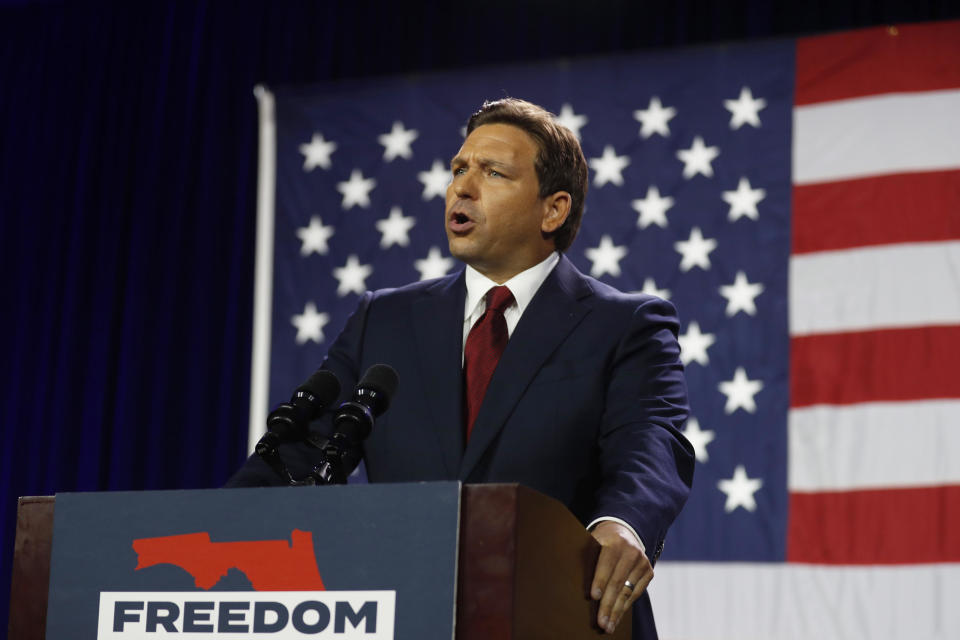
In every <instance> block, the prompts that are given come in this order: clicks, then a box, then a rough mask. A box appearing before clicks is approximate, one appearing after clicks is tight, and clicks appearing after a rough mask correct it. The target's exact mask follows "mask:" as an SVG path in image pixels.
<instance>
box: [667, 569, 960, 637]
mask: <svg viewBox="0 0 960 640" xmlns="http://www.w3.org/2000/svg"><path fill="white" fill-rule="evenodd" d="M958 594H960V565H957V564H933V565H911V566H905V567H847V566H845V567H824V566H813V565H795V564H786V565H783V564H706V563H667V562H661V563H659V564H658V565H657V576H656V578H655V579H654V580H653V582H652V583H651V584H650V596H651V598H652V600H653V606H654V609H655V610H656V615H657V628H658V630H659V632H660V638H661V640H679V639H681V638H682V639H684V640H749V639H756V640H769V639H771V638H776V639H778V640H791V639H794V638H795V639H797V640H800V639H803V640H812V639H814V638H816V639H817V640H855V639H859V638H862V639H870V640H902V639H903V638H911V640H954V639H955V638H960V607H958V606H957V605H956V602H955V601H956V598H957V595H958Z"/></svg>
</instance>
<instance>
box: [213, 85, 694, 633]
mask: <svg viewBox="0 0 960 640" xmlns="http://www.w3.org/2000/svg"><path fill="white" fill-rule="evenodd" d="M467 133H468V135H467V138H466V140H465V141H464V143H463V146H462V147H461V148H460V150H459V152H458V153H457V154H456V156H455V157H454V158H453V160H452V161H451V170H452V179H451V183H450V186H449V187H448V188H447V197H446V215H445V219H444V222H445V227H446V232H447V239H448V241H449V246H450V253H451V254H452V255H453V256H455V257H456V258H459V259H460V260H462V261H463V262H465V263H466V264H467V268H466V269H465V270H464V271H463V272H460V273H459V274H455V275H452V276H447V277H445V278H440V279H437V280H432V281H427V282H420V283H415V284H411V285H408V286H405V287H402V288H399V289H391V290H384V291H377V292H373V293H367V294H365V295H364V296H363V297H362V299H361V301H360V305H359V308H358V309H357V311H356V312H355V313H354V314H353V316H352V317H351V318H350V321H349V322H348V323H347V326H346V328H345V329H344V331H343V333H342V334H341V335H340V336H339V337H338V338H337V340H336V342H335V343H334V345H333V346H332V347H331V349H330V352H329V353H328V355H327V359H326V360H325V362H324V366H325V367H326V368H329V369H330V370H332V371H333V372H334V373H335V374H337V376H338V377H339V378H340V380H341V381H342V382H343V386H344V388H345V389H347V390H349V389H351V388H352V386H353V383H355V382H356V380H357V378H358V376H359V375H360V374H361V373H362V372H363V371H364V370H365V369H366V368H367V367H368V366H370V365H372V364H375V363H381V362H382V363H386V364H390V365H391V366H393V367H394V368H395V369H397V372H398V374H399V376H400V380H401V384H400V388H399V390H398V391H397V393H396V395H395V397H394V400H393V403H392V405H391V408H390V410H389V411H388V412H387V413H386V414H385V415H384V416H383V417H381V418H380V420H379V422H378V424H377V427H376V429H374V432H373V434H372V435H371V436H370V438H369V440H368V441H367V443H366V446H365V461H366V466H367V473H368V476H369V478H370V480H371V481H373V482H403V481H420V480H450V479H459V480H461V481H463V482H520V483H522V484H525V485H527V486H530V487H532V488H534V489H537V490H539V491H541V492H543V493H546V494H548V495H551V496H553V497H555V498H557V499H559V500H560V501H562V502H563V503H564V504H566V505H567V507H568V508H569V509H570V510H571V511H572V512H573V513H574V515H576V516H577V517H578V518H580V519H581V520H582V521H583V522H584V524H585V525H587V526H588V527H589V528H590V530H591V532H592V534H593V536H594V537H595V538H596V539H597V540H598V541H599V542H600V544H601V553H600V557H599V559H598V562H597V567H596V570H595V575H594V579H593V583H592V586H591V596H592V597H593V598H594V599H596V600H599V607H598V617H597V622H598V624H599V625H600V626H601V627H602V628H604V629H607V630H608V631H613V629H614V628H615V627H616V625H617V623H618V622H619V621H620V618H621V616H622V615H623V613H624V611H626V609H627V608H628V607H630V606H631V605H633V604H634V603H635V602H637V605H636V606H635V607H634V637H637V638H655V637H656V629H655V627H654V624H653V616H652V612H651V609H650V603H649V598H648V597H647V595H646V591H645V590H646V587H647V585H648V584H649V582H650V580H651V579H652V578H653V569H652V564H653V562H655V561H656V558H657V557H658V556H659V553H660V550H661V549H662V546H663V540H664V536H665V534H666V531H667V528H668V527H669V526H670V524H671V523H672V522H673V519H674V518H675V517H676V515H677V513H678V512H679V511H680V508H681V507H682V505H683V503H684V501H685V499H686V496H687V493H688V492H689V489H690V485H691V482H692V475H693V450H692V448H691V446H690V444H689V443H688V442H687V441H686V439H685V438H684V437H683V435H682V434H681V433H680V428H681V427H682V425H683V422H684V420H685V419H686V417H687V413H688V411H687V404H686V386H685V382H684V378H683V368H682V365H681V363H680V358H679V347H678V345H677V340H676V334H677V330H678V325H677V321H676V316H675V313H674V310H673V308H672V306H671V305H670V304H669V303H667V302H664V301H663V300H660V299H657V298H654V297H651V296H647V295H643V294H634V295H627V294H623V293H620V292H619V291H616V290H615V289H613V288H611V287H609V286H607V285H604V284H602V283H600V282H598V281H596V280H594V279H592V278H589V277H586V276H584V275H582V274H580V273H579V272H578V271H577V270H576V268H575V267H574V266H573V265H572V264H571V263H570V262H569V261H568V260H567V259H566V258H565V257H564V256H563V255H562V252H563V251H565V250H566V249H567V248H568V247H569V246H570V244H571V243H572V242H573V239H574V237H575V236H576V234H577V231H578V229H579V226H580V221H581V218H582V215H583V201H584V196H585V195H586V190H587V166H586V161H585V159H584V157H583V152H582V150H581V149H580V145H579V143H578V142H577V140H576V138H575V137H574V135H573V134H572V132H570V131H569V130H568V129H566V128H564V127H561V126H558V125H557V124H555V123H554V121H553V119H552V117H551V115H550V114H549V113H548V112H546V111H545V110H543V109H541V108H540V107H538V106H536V105H533V104H530V103H528V102H524V101H521V100H515V99H506V100H499V101H496V102H488V103H485V104H484V105H483V107H482V108H481V109H480V111H478V112H477V113H476V114H474V115H473V116H472V117H471V118H470V121H469V123H468V126H467ZM499 285H504V286H505V288H503V287H501V286H499ZM488 306H489V307H490V308H489V309H488ZM501 352H502V353H501ZM284 457H285V459H286V460H287V462H288V464H289V465H290V466H291V467H294V466H299V468H301V469H304V470H306V469H309V468H310V466H311V464H310V453H309V451H308V449H307V448H306V447H291V448H289V449H287V450H285V451H284ZM273 481H275V479H274V478H273V477H271V475H270V472H269V470H268V469H267V467H266V465H264V464H263V463H262V462H261V461H259V460H257V459H256V458H255V457H254V458H251V460H250V461H249V462H248V463H247V465H246V466H245V467H244V469H242V470H241V471H240V472H238V474H237V475H236V476H234V478H232V479H231V484H232V485H234V486H239V485H247V484H264V483H270V482H273Z"/></svg>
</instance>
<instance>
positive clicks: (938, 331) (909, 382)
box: [790, 292, 960, 407]
mask: <svg viewBox="0 0 960 640" xmlns="http://www.w3.org/2000/svg"><path fill="white" fill-rule="evenodd" d="M891 295H894V293H893V292H891ZM958 353H960V326H936V327H916V328H914V327H911V328H906V329H884V330H877V331H861V332H848V333H830V334H815V335H809V336H801V337H794V338H791V340H790V358H791V360H790V370H791V371H790V406H791V407H806V406H810V405H815V404H852V403H855V402H873V401H899V400H929V399H933V398H957V397H960V376H958V375H957V370H956V366H957V363H956V354H958Z"/></svg>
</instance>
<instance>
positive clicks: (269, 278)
mask: <svg viewBox="0 0 960 640" xmlns="http://www.w3.org/2000/svg"><path fill="white" fill-rule="evenodd" d="M253 93H254V95H255V96H256V97H257V106H258V110H259V120H260V149H259V154H258V167H257V173H258V175H257V246H256V263H255V265H254V282H253V352H252V354H251V358H250V424H249V427H248V429H247V448H248V451H249V452H250V453H253V449H254V447H255V446H256V444H257V441H258V440H259V439H260V436H262V435H263V433H264V431H265V430H266V428H265V425H266V419H267V394H268V384H269V380H270V314H271V308H272V306H273V228H274V201H275V198H276V182H277V119H276V115H275V111H274V98H273V93H271V92H270V91H269V90H268V89H267V88H266V87H265V86H263V85H257V86H256V88H255V89H254V92H253Z"/></svg>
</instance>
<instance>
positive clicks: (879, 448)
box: [787, 400, 960, 491]
mask: <svg viewBox="0 0 960 640" xmlns="http://www.w3.org/2000/svg"><path fill="white" fill-rule="evenodd" d="M788 425H789V426H788V433H789V438H790V446H789V451H790V454H789V463H788V467H787V468H788V476H789V479H788V482H789V487H790V490H791V491H833V490H837V491H844V490H852V489H871V488H891V487H921V486H935V485H943V484H958V483H960V456H958V455H956V452H957V451H960V428H957V427H958V425H960V400H923V401H915V402H871V403H864V404H856V405H849V406H840V407H838V406H832V405H831V406H828V405H820V406H814V407H804V408H800V409H791V410H790V416H789V420H788Z"/></svg>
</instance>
